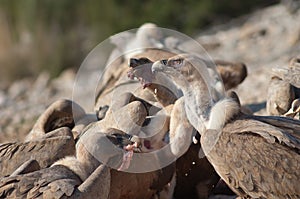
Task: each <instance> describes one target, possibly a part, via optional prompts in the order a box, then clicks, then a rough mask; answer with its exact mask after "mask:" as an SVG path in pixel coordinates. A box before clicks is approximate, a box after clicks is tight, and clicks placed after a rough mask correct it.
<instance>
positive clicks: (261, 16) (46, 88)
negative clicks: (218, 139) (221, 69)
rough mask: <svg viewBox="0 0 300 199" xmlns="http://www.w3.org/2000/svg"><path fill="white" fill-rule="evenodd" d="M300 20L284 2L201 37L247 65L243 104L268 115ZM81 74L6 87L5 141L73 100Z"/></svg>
mask: <svg viewBox="0 0 300 199" xmlns="http://www.w3.org/2000/svg"><path fill="white" fill-rule="evenodd" d="M299 21H300V10H299V9H298V10H297V9H296V10H293V11H292V10H290V9H287V7H286V6H284V5H282V4H280V5H275V6H272V7H268V8H265V9H262V10H260V11H257V12H255V13H253V14H251V15H248V16H244V17H241V18H238V19H236V20H233V21H231V22H229V23H228V24H224V25H222V26H217V27H212V28H210V29H208V30H205V31H203V32H202V33H201V34H200V35H199V36H198V37H196V38H195V39H196V40H198V41H199V42H200V43H201V44H202V45H203V46H204V47H205V48H206V50H207V51H208V53H209V54H210V56H211V57H213V58H214V59H224V60H228V61H242V62H244V63H245V64H246V65H247V67H248V77H247V78H246V80H245V81H244V82H243V83H242V84H241V85H240V86H239V87H238V88H236V91H237V93H238V95H239V96H240V98H241V102H242V104H246V105H248V107H249V108H251V109H252V111H254V112H255V114H266V112H265V103H266V99H267V89H268V83H269V80H270V77H271V73H270V70H271V68H273V67H282V66H286V65H287V64H288V61H289V59H290V58H291V57H293V56H295V55H299V52H300V23H299ZM75 77H76V73H75V72H74V71H72V70H67V71H65V72H63V73H62V74H61V75H60V76H59V77H58V78H56V79H53V80H50V79H49V75H48V74H46V73H42V74H40V75H39V77H37V78H36V79H23V80H18V81H15V82H14V83H13V84H12V85H11V86H10V87H9V88H7V89H6V90H0V117H1V120H0V143H3V142H7V141H20V140H23V138H24V136H25V135H26V134H27V133H28V132H29V130H30V128H31V127H32V125H33V124H34V122H35V120H36V118H37V117H38V116H39V115H40V114H41V113H42V112H43V111H44V110H45V108H46V107H47V106H48V105H49V104H51V103H52V102H54V101H55V100H56V99H60V98H70V99H71V98H72V89H73V84H74V81H75ZM87 79H88V77H87ZM88 84H93V82H92V81H89V82H88Z"/></svg>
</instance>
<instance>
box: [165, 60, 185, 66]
mask: <svg viewBox="0 0 300 199" xmlns="http://www.w3.org/2000/svg"><path fill="white" fill-rule="evenodd" d="M182 62H183V59H171V60H169V61H168V65H169V66H172V67H180V66H181V64H182Z"/></svg>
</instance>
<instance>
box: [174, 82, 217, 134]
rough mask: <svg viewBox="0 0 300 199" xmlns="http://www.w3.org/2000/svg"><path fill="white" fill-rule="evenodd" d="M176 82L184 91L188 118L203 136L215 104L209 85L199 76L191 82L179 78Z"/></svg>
mask: <svg viewBox="0 0 300 199" xmlns="http://www.w3.org/2000/svg"><path fill="white" fill-rule="evenodd" d="M175 82H176V83H177V84H178V86H179V87H180V88H181V89H182V92H183V97H184V101H185V111H186V115H187V118H188V120H189V122H190V123H191V124H192V125H193V127H194V128H195V129H196V130H197V131H198V132H199V133H200V134H201V132H203V130H204V129H205V127H206V123H207V122H208V120H209V112H210V109H211V107H212V104H213V102H212V100H211V97H210V91H209V90H208V87H207V86H206V85H207V84H206V82H205V81H204V80H203V79H202V78H201V77H199V76H197V78H192V79H189V80H186V79H185V78H182V77H180V78H178V77H177V78H176V80H175Z"/></svg>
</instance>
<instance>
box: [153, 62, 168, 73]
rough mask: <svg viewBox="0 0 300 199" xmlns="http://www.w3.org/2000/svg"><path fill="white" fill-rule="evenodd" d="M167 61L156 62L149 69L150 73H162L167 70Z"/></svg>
mask: <svg viewBox="0 0 300 199" xmlns="http://www.w3.org/2000/svg"><path fill="white" fill-rule="evenodd" d="M168 68H169V67H168V66H167V60H161V61H156V62H154V64H153V65H152V67H151V71H152V73H156V72H164V71H166V70H167V69H168Z"/></svg>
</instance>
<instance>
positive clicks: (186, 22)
mask: <svg viewBox="0 0 300 199" xmlns="http://www.w3.org/2000/svg"><path fill="white" fill-rule="evenodd" d="M275 3H278V1H277V0H268V1H265V0H251V1H250V0H248V1H242V0H183V1H180V3H179V2H177V1H171V0H162V1H158V0H155V1H150V0H145V1H140V0H131V1H124V0H110V1H93V0H85V1H83V0H58V1H53V0H26V1H20V0H1V1H0V27H1V28H0V89H5V88H6V87H7V86H9V84H10V83H11V82H12V81H13V80H16V79H20V78H24V77H36V76H37V75H38V74H39V73H41V72H42V71H47V72H48V73H49V74H50V77H51V78H54V77H56V76H58V75H59V74H60V72H62V71H63V70H64V69H66V68H74V69H75V70H76V69H77V68H79V66H80V64H81V62H82V61H83V59H84V58H85V56H86V55H87V54H88V52H89V51H91V50H92V49H93V47H95V46H96V45H97V44H98V43H100V42H101V41H103V40H105V39H106V38H108V37H109V36H110V35H112V34H115V33H118V32H120V31H125V30H128V29H132V28H137V27H139V26H140V25H142V24H143V23H145V22H153V23H156V24H158V25H159V26H161V27H165V28H171V29H174V30H178V31H180V32H183V33H185V34H188V35H189V36H195V35H197V34H199V32H201V30H203V29H205V28H206V27H208V26H212V25H216V24H222V23H225V22H228V21H229V20H230V19H232V18H236V17H238V16H240V15H245V14H247V13H250V12H253V11H254V10H257V9H259V8H263V7H266V6H269V5H272V4H275Z"/></svg>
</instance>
